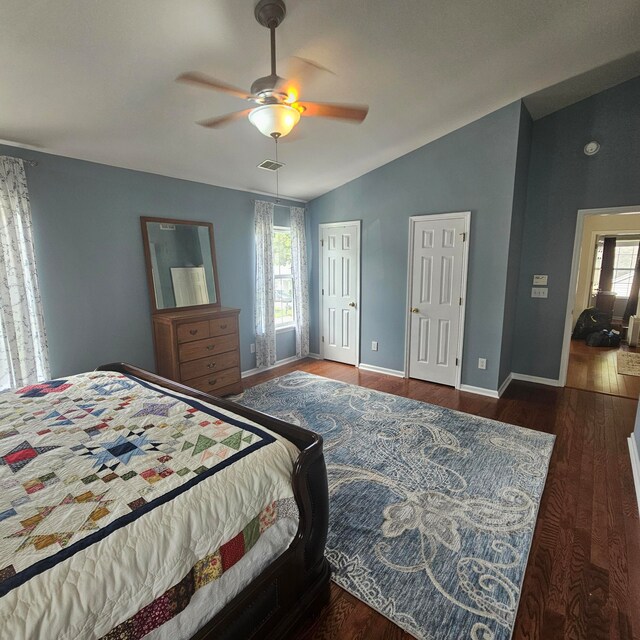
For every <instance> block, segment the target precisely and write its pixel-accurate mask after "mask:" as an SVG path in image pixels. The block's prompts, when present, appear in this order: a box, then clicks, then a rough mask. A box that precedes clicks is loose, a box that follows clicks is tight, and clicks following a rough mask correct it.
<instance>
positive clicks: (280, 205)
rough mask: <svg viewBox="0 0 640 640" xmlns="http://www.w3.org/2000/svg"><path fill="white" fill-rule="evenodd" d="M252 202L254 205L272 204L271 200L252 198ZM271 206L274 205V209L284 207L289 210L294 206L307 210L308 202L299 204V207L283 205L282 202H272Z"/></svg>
mask: <svg viewBox="0 0 640 640" xmlns="http://www.w3.org/2000/svg"><path fill="white" fill-rule="evenodd" d="M251 202H253V204H255V203H256V202H270V201H269V200H260V199H259V198H252V199H251ZM294 202H295V201H294ZM270 204H273V206H274V207H283V208H285V209H289V208H291V207H292V206H294V207H295V206H298V207H299V208H300V209H306V208H307V203H306V202H299V203H298V205H290V204H281V203H280V202H270Z"/></svg>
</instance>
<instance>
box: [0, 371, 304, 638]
mask: <svg viewBox="0 0 640 640" xmlns="http://www.w3.org/2000/svg"><path fill="white" fill-rule="evenodd" d="M297 454H298V451H297V449H296V448H295V446H294V445H292V444H291V443H289V442H288V441H286V440H284V439H282V438H280V437H279V436H277V435H276V434H273V433H272V432H270V431H268V430H266V429H264V428H263V427H260V426H259V425H257V424H255V423H253V422H250V421H247V420H245V419H244V418H241V417H239V416H235V415H233V414H231V413H229V412H226V411H223V410H221V409H219V408H217V407H213V406H210V405H206V404H203V403H201V402H198V401H195V400H194V399H192V398H188V397H187V396H182V395H180V394H176V393H173V392H169V391H167V390H164V389H162V388H160V387H157V386H154V385H151V384H148V383H145V382H142V381H140V380H137V379H135V378H132V377H128V376H125V375H122V374H118V373H114V372H93V373H88V374H82V375H78V376H72V377H69V378H66V379H62V380H53V381H50V382H44V383H41V384H37V385H32V386H28V387H25V388H22V389H18V390H11V391H7V392H3V393H0V628H2V629H3V630H4V631H6V632H7V633H9V636H10V637H12V638H16V639H18V638H33V637H55V638H61V639H62V638H100V637H102V636H105V635H106V634H108V633H110V632H112V631H113V630H115V629H116V628H117V627H118V626H119V625H123V623H126V622H127V621H130V620H132V619H134V617H135V615H136V614H139V612H140V611H141V610H143V609H144V608H145V607H149V606H150V605H152V604H153V603H156V608H155V609H153V611H156V612H157V611H158V609H157V601H158V600H162V597H163V596H165V595H166V594H167V593H170V592H171V589H172V588H175V587H176V586H178V587H179V585H180V584H183V582H181V581H184V580H185V579H186V580H187V582H189V583H190V584H191V586H192V587H193V583H194V580H193V576H199V577H197V580H199V581H200V583H203V581H205V582H206V581H207V580H210V579H213V577H215V576H216V575H218V574H220V573H222V570H226V568H229V566H231V564H233V563H231V562H230V560H229V558H231V557H233V562H235V561H237V560H238V559H239V558H240V557H241V556H242V553H239V552H238V549H239V547H238V545H239V541H240V540H241V541H242V545H241V546H242V551H243V552H244V550H245V549H246V548H250V546H251V545H252V544H253V543H255V540H256V539H257V537H258V536H259V534H260V533H261V531H263V530H264V529H265V528H266V526H267V525H268V523H269V522H271V521H273V520H274V519H275V514H276V512H277V505H278V504H286V503H287V502H288V503H292V502H293V500H292V490H291V471H292V468H293V461H294V460H295V458H296V457H297ZM282 511H283V513H285V514H286V513H289V514H291V512H292V511H293V510H292V509H289V510H288V511H287V509H284V510H282ZM265 514H266V515H265ZM291 517H295V515H293V516H291ZM260 523H262V525H261V524H260ZM238 536H240V538H239V537H238ZM234 540H235V543H233V544H232V546H231V547H229V546H227V547H226V551H225V552H224V554H223V550H224V549H225V545H228V544H229V543H232V541H234ZM230 554H231V555H230ZM225 557H226V560H225ZM212 563H213V565H212ZM218 563H219V567H217V564H218ZM216 567H217V568H216ZM214 569H215V570H214ZM194 571H195V573H194ZM189 575H191V576H192V578H191V579H189V577H188V576H189ZM203 576H204V577H203ZM207 576H208V577H207ZM196 588H197V587H196ZM178 592H179V593H181V594H182V600H183V601H184V600H185V598H184V589H179V588H178V589H177V591H176V590H175V589H174V592H172V593H174V595H175V593H178ZM165 601H166V598H165ZM183 604H184V602H183ZM182 608H184V607H182ZM148 611H150V609H148ZM148 611H147V612H148ZM162 615H164V616H166V615H167V613H166V611H165V612H164V613H163V614H162ZM147 617H148V616H147ZM137 620H138V622H140V615H138V618H137ZM131 624H132V623H129V626H131ZM145 624H146V623H145ZM142 626H143V627H144V626H145V625H144V624H143V625H142ZM138 627H140V624H138ZM123 628H124V627H122V626H120V631H122V630H123ZM109 637H137V634H128V635H123V634H120V635H117V636H113V635H110V636H109Z"/></svg>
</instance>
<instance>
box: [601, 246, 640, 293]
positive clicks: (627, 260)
mask: <svg viewBox="0 0 640 640" xmlns="http://www.w3.org/2000/svg"><path fill="white" fill-rule="evenodd" d="M603 247H604V240H603V239H602V238H600V239H599V240H598V243H597V245H596V259H595V264H594V269H593V281H592V283H593V284H592V293H591V295H592V297H595V296H596V294H597V293H598V287H599V283H600V271H601V267H602V255H603ZM637 259H638V238H637V237H633V238H624V237H622V238H621V237H618V238H617V239H616V246H615V253H614V260H613V273H612V283H611V290H612V291H614V292H615V293H616V295H617V297H618V298H628V297H629V295H630V294H631V285H632V284H633V274H634V271H635V266H636V261H637Z"/></svg>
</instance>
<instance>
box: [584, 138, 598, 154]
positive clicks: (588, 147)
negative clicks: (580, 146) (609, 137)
mask: <svg viewBox="0 0 640 640" xmlns="http://www.w3.org/2000/svg"><path fill="white" fill-rule="evenodd" d="M598 151H600V143H599V142H596V141H595V140H592V141H591V142H587V144H585V145H584V154H585V155H586V156H595V155H596V153H598Z"/></svg>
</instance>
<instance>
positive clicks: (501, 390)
mask: <svg viewBox="0 0 640 640" xmlns="http://www.w3.org/2000/svg"><path fill="white" fill-rule="evenodd" d="M512 380H513V373H510V374H509V375H508V376H507V378H506V380H505V381H504V382H503V383H502V384H501V385H500V386H499V387H498V398H502V394H503V393H504V392H505V391H506V390H507V387H508V386H509V385H510V384H511V381H512Z"/></svg>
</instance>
